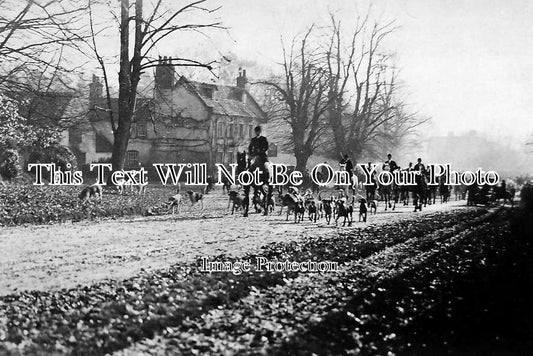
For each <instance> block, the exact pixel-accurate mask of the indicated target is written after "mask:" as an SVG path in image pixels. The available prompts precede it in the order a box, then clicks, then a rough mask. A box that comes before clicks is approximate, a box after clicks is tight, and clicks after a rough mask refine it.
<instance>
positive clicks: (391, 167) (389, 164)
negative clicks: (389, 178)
mask: <svg viewBox="0 0 533 356" xmlns="http://www.w3.org/2000/svg"><path fill="white" fill-rule="evenodd" d="M398 168H400V167H398V165H397V164H396V162H395V161H393V160H392V155H391V154H390V153H389V154H388V155H387V160H386V161H385V163H383V167H382V169H383V170H384V171H389V172H394V171H395V170H397V169H398Z"/></svg>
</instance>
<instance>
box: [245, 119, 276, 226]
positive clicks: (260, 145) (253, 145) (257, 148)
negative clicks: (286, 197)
mask: <svg viewBox="0 0 533 356" xmlns="http://www.w3.org/2000/svg"><path fill="white" fill-rule="evenodd" d="M254 131H255V137H252V139H251V140H250V145H249V146H248V154H249V157H250V159H254V161H253V163H252V164H251V165H250V167H248V171H250V172H253V171H255V170H256V169H257V168H259V170H261V171H262V172H263V174H262V182H263V184H268V180H269V172H268V169H267V168H266V167H265V163H266V162H268V156H267V151H268V140H267V139H266V137H264V136H261V126H256V128H255V130H254ZM244 192H245V195H246V202H247V204H246V205H247V207H246V208H245V210H244V216H248V206H249V192H250V186H249V185H248V186H245V187H244ZM254 194H255V193H254ZM266 199H267V202H270V201H271V200H272V186H269V187H268V192H267V198H266ZM267 213H268V212H267V209H266V207H265V210H264V215H267Z"/></svg>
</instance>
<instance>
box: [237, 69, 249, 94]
mask: <svg viewBox="0 0 533 356" xmlns="http://www.w3.org/2000/svg"><path fill="white" fill-rule="evenodd" d="M247 83H248V80H247V79H246V69H242V68H239V76H238V77H237V88H241V89H244V88H245V87H246V84H247Z"/></svg>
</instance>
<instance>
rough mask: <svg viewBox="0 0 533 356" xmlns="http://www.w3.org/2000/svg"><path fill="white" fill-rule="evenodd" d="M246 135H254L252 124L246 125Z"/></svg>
mask: <svg viewBox="0 0 533 356" xmlns="http://www.w3.org/2000/svg"><path fill="white" fill-rule="evenodd" d="M248 137H254V125H248Z"/></svg>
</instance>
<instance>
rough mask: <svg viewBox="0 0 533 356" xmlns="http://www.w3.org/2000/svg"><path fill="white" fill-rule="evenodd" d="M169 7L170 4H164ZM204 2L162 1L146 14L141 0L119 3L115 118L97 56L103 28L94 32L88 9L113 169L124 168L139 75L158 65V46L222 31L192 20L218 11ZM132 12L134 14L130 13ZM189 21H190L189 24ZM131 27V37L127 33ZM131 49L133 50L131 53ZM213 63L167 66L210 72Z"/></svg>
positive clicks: (175, 60)
mask: <svg viewBox="0 0 533 356" xmlns="http://www.w3.org/2000/svg"><path fill="white" fill-rule="evenodd" d="M167 3H168V4H170V3H171V2H170V1H167ZM205 4H206V0H197V1H189V2H187V3H186V4H185V5H180V6H179V7H178V8H176V7H175V6H174V7H172V8H166V7H165V6H164V5H165V2H164V1H163V0H157V1H155V3H153V4H151V5H152V6H151V8H150V9H149V10H148V11H145V9H144V7H143V0H136V1H134V2H133V4H130V1H129V0H121V1H120V14H119V15H118V16H117V17H116V21H117V24H118V29H119V37H120V53H119V71H118V112H117V113H116V115H117V117H115V116H114V114H115V113H113V112H112V107H111V100H110V89H109V88H110V84H109V76H108V70H107V67H108V66H109V64H108V63H106V61H105V58H104V57H103V56H102V55H101V54H100V52H99V47H98V46H97V41H96V36H97V35H98V33H100V31H103V30H102V29H96V26H95V23H94V16H93V10H92V8H91V9H90V17H89V19H90V28H91V33H92V38H93V39H92V41H90V42H89V43H88V44H89V46H90V47H91V49H92V52H93V54H94V57H95V58H96V59H97V60H98V63H99V65H100V67H101V69H102V73H103V76H104V84H105V87H106V96H107V108H106V111H107V112H108V113H109V120H110V123H111V128H112V130H113V136H114V143H113V152H112V157H111V163H112V164H113V170H120V169H123V167H124V159H125V155H126V150H127V147H128V141H129V138H130V130H131V124H132V118H133V115H134V113H135V110H136V107H135V105H136V98H137V89H138V85H139V81H140V79H141V75H142V74H143V73H144V72H145V71H146V70H148V69H150V68H153V67H155V66H157V65H158V64H159V60H158V58H157V56H155V55H153V52H154V51H155V50H156V48H157V46H158V45H159V44H164V43H165V40H168V39H169V38H171V36H172V35H177V34H183V33H184V32H185V31H197V32H199V31H202V30H206V29H213V28H222V26H221V24H220V22H218V21H213V20H209V19H208V20H194V16H193V15H194V14H198V13H202V14H207V15H209V14H212V13H214V12H215V11H216V10H217V9H216V8H207V7H205ZM132 11H133V13H132ZM190 19H193V20H192V21H191V20H190ZM131 26H132V29H133V34H131V33H130V27H131ZM130 43H131V45H130ZM130 49H133V51H132V53H130ZM213 63H214V62H208V63H205V62H202V61H199V60H194V59H190V58H186V57H181V56H174V57H171V58H169V59H168V60H167V61H166V64H167V65H169V66H174V67H199V68H205V69H208V70H211V69H212V65H213Z"/></svg>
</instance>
